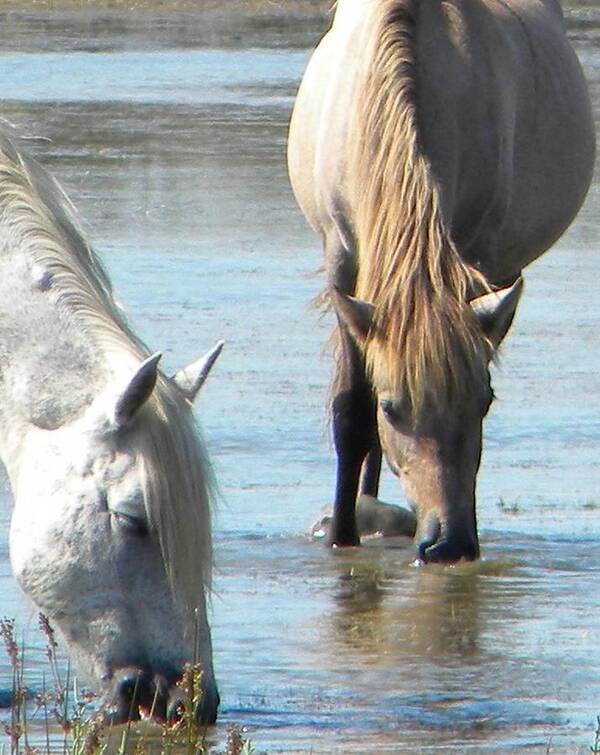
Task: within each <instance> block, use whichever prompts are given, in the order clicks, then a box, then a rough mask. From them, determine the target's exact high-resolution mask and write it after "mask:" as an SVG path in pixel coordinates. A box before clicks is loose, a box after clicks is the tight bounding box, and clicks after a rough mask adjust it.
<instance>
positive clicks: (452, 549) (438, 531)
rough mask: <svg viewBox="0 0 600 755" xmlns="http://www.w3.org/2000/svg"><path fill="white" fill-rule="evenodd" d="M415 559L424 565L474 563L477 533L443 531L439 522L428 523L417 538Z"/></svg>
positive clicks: (477, 546) (477, 549) (477, 555)
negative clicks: (462, 561)
mask: <svg viewBox="0 0 600 755" xmlns="http://www.w3.org/2000/svg"><path fill="white" fill-rule="evenodd" d="M417 543H418V544H417V557H418V559H419V561H421V562H423V563H424V564H428V563H441V564H454V563H456V562H457V561H461V560H463V559H464V560H465V561H475V560H476V559H478V558H479V541H478V539H477V532H476V531H475V534H474V535H472V534H470V533H468V532H466V531H464V530H461V531H453V530H448V531H444V529H443V528H442V527H441V526H440V523H439V521H437V520H435V521H430V522H429V523H428V526H427V527H426V529H425V530H424V531H423V532H421V533H420V536H419V537H418V538H417Z"/></svg>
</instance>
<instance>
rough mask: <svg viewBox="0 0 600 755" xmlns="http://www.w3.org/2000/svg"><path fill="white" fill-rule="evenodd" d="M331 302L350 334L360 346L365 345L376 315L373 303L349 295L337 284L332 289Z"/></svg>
mask: <svg viewBox="0 0 600 755" xmlns="http://www.w3.org/2000/svg"><path fill="white" fill-rule="evenodd" d="M331 302H332V304H333V306H334V308H335V311H336V313H337V316H338V318H339V319H340V321H341V322H343V323H344V325H345V326H346V327H347V328H348V330H349V331H350V335H351V336H352V337H353V338H354V340H355V341H356V342H357V344H358V345H359V346H364V345H365V342H366V340H367V337H368V335H369V331H370V330H371V326H372V325H373V320H374V317H375V307H374V306H373V304H369V302H366V301H362V300H361V299H356V298H355V297H354V296H348V294H344V293H342V292H341V291H340V289H339V288H337V287H336V286H334V287H332V289H331Z"/></svg>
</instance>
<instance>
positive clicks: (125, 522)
mask: <svg viewBox="0 0 600 755" xmlns="http://www.w3.org/2000/svg"><path fill="white" fill-rule="evenodd" d="M110 513H111V515H112V518H113V520H114V521H115V522H117V523H118V524H119V526H120V527H122V528H123V529H125V530H126V531H128V532H131V533H132V534H133V535H147V534H148V521H147V519H146V517H145V516H134V515H133V514H124V513H123V512H121V511H111V512H110Z"/></svg>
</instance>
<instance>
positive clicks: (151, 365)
mask: <svg viewBox="0 0 600 755" xmlns="http://www.w3.org/2000/svg"><path fill="white" fill-rule="evenodd" d="M161 356H162V354H161V353H160V352H157V353H156V354H153V355H152V356H151V357H148V359H146V360H145V361H144V362H142V364H141V365H140V366H139V367H138V369H137V370H136V372H135V373H134V375H133V377H132V378H131V380H130V381H129V383H128V384H127V386H126V387H125V389H124V390H123V391H122V393H121V395H120V396H119V398H118V399H117V403H116V405H115V424H116V425H117V427H123V426H125V425H126V424H127V423H128V422H130V421H131V420H132V419H133V417H134V416H135V415H136V414H137V412H138V411H139V410H140V409H141V408H142V406H143V405H144V404H145V403H146V401H148V399H149V398H150V396H151V395H152V391H153V390H154V386H155V385H156V379H157V377H158V362H159V360H160V358H161Z"/></svg>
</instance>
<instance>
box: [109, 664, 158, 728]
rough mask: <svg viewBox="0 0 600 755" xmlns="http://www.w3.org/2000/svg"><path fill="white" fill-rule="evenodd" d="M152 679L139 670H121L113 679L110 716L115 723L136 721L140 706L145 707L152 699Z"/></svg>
mask: <svg viewBox="0 0 600 755" xmlns="http://www.w3.org/2000/svg"><path fill="white" fill-rule="evenodd" d="M152 687H153V685H152V678H151V676H150V674H149V673H148V672H147V671H145V670H144V669H141V668H127V669H122V670H120V671H119V673H118V674H117V675H116V679H115V687H114V690H115V707H114V714H113V716H112V718H113V720H114V722H115V723H122V722H125V721H137V720H138V719H139V717H140V705H144V706H146V705H147V702H148V699H149V698H151V697H152Z"/></svg>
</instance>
